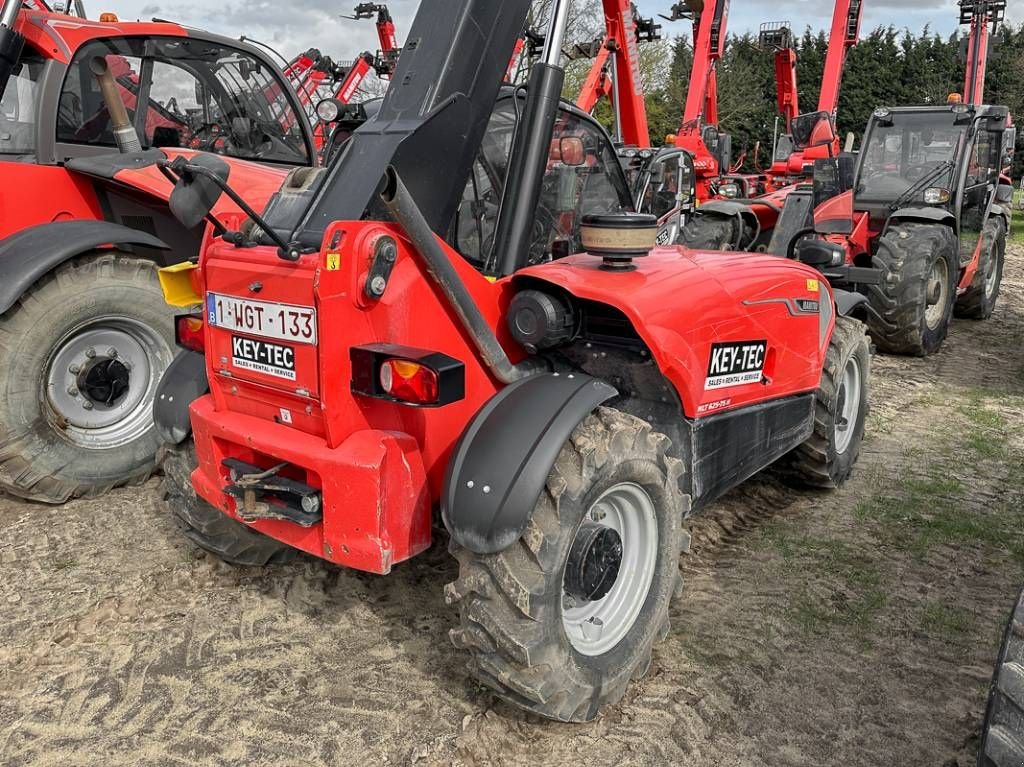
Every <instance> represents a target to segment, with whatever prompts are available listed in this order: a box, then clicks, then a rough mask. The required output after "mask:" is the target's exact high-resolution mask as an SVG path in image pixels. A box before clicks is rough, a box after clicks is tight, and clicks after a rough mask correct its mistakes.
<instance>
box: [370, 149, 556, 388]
mask: <svg viewBox="0 0 1024 767" xmlns="http://www.w3.org/2000/svg"><path fill="white" fill-rule="evenodd" d="M380 196H381V200H382V201H383V202H384V204H385V205H386V206H387V208H388V210H389V211H391V215H393V216H394V217H395V221H397V222H398V224H399V225H400V226H401V227H402V229H404V230H405V233H406V234H407V235H408V236H409V239H410V240H412V244H413V245H414V246H415V247H416V251H417V253H419V255H420V257H421V258H422V259H423V261H424V262H425V263H426V266H427V273H428V274H429V275H430V277H431V279H433V280H434V282H435V283H436V284H437V286H438V287H439V288H441V291H442V292H443V293H444V295H445V297H446V298H447V299H448V301H449V302H450V303H451V306H452V308H453V309H455V313H456V314H458V315H459V319H460V320H462V325H463V327H464V328H465V329H466V332H467V333H469V336H470V338H472V339H473V344H474V345H475V346H476V348H477V351H479V352H480V356H481V357H482V358H483V361H484V364H486V365H487V367H488V369H489V370H490V371H491V372H492V373H493V374H494V377H495V378H497V379H498V380H499V381H501V382H502V383H504V384H510V383H514V382H516V381H519V380H521V379H523V378H529V377H530V376H532V375H535V374H537V373H540V372H542V371H543V370H545V369H546V366H545V365H544V363H543V362H541V361H540V360H539V359H537V358H536V357H528V358H527V359H525V360H523V361H522V362H520V363H519V364H518V365H513V364H512V362H511V360H509V358H508V355H507V354H505V350H504V349H503V348H501V344H500V343H498V338H497V336H495V335H494V331H493V330H491V326H490V325H488V324H487V321H486V320H485V319H484V316H483V314H481V313H480V308H479V307H478V306H477V305H476V302H475V301H474V300H473V297H472V296H471V295H470V293H469V290H467V289H466V286H465V284H464V283H463V282H462V279H461V278H460V277H459V273H458V272H457V271H456V270H455V267H454V266H452V263H451V261H450V260H449V259H448V255H447V254H446V253H445V252H444V249H443V248H442V247H441V246H440V245H439V244H438V242H437V236H436V235H435V234H434V232H433V230H432V229H431V228H430V225H429V224H427V220H426V219H425V218H424V217H423V214H422V213H421V212H420V209H419V207H418V206H417V205H416V201H415V200H414V199H413V197H412V195H411V194H410V193H409V190H408V189H406V187H405V184H404V183H403V182H402V179H401V178H399V176H398V172H397V171H396V170H395V168H394V167H393V166H391V167H389V168H388V170H387V173H386V175H385V185H384V191H383V192H381V195H380Z"/></svg>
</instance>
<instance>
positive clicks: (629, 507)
mask: <svg viewBox="0 0 1024 767" xmlns="http://www.w3.org/2000/svg"><path fill="white" fill-rule="evenodd" d="M670 444H671V443H670V442H669V440H668V438H667V437H665V436H663V435H661V434H657V433H655V432H653V431H651V428H650V426H649V425H648V424H647V423H645V422H644V421H641V420H639V419H637V418H634V417H632V416H629V415H626V414H625V413H621V412H619V411H616V410H612V409H609V408H600V409H599V410H598V411H597V413H596V414H593V415H590V416H588V417H587V418H586V419H585V420H584V421H583V422H582V423H581V424H580V425H579V426H578V427H577V428H576V430H575V431H574V432H573V435H572V436H571V437H570V439H569V441H568V442H567V443H566V444H565V446H564V447H563V448H562V451H561V453H560V455H559V457H558V460H557V461H556V463H555V466H554V467H553V468H552V470H551V473H550V474H549V475H548V480H547V484H546V487H545V490H544V492H543V494H542V495H541V497H540V499H539V500H538V501H537V505H536V507H535V509H534V513H533V517H532V518H531V521H530V523H529V526H528V528H527V530H526V532H525V533H524V534H523V536H522V538H521V539H520V540H519V541H518V542H517V543H515V544H513V545H512V546H511V547H510V548H509V549H507V550H505V551H502V552H500V553H498V554H488V555H480V554H474V553H473V552H471V551H468V550H466V549H463V548H461V547H459V546H458V545H456V544H454V543H453V544H452V547H451V550H452V554H453V555H454V556H455V558H456V559H457V560H458V562H459V578H458V580H457V581H455V582H454V583H451V584H449V585H448V587H447V589H446V597H447V599H448V602H449V604H452V605H456V606H457V607H458V610H459V613H460V623H459V627H458V628H456V629H453V630H452V632H451V639H452V642H453V643H454V644H455V646H456V647H459V648H463V649H466V650H468V651H469V652H470V654H471V656H472V664H471V668H472V670H473V672H474V673H475V675H476V676H477V678H478V679H479V680H480V681H481V682H482V683H484V684H485V685H487V686H488V687H490V688H492V689H493V690H494V691H495V692H496V693H497V694H498V696H499V697H501V698H502V699H504V700H506V701H508V702H510V703H512V704H513V705H516V706H518V707H520V708H523V709H526V710H527V711H531V712H533V713H536V714H539V715H541V716H544V717H547V718H549V719H556V720H560V721H565V722H583V721H589V720H591V719H593V718H595V717H596V716H597V715H598V712H599V711H600V710H601V708H602V707H604V706H607V705H611V704H614V703H616V702H618V701H619V700H620V699H621V698H622V696H623V695H624V694H625V691H626V687H627V685H628V684H629V682H630V680H631V679H634V678H638V677H640V676H642V675H643V674H644V673H646V671H647V669H648V667H649V665H650V662H651V652H652V648H653V646H654V643H655V642H656V641H657V640H658V639H659V638H661V637H662V636H664V635H665V634H666V633H667V631H668V607H669V601H670V599H671V597H672V594H673V592H674V590H675V588H676V586H677V581H678V579H679V553H680V546H681V542H682V533H681V525H682V520H683V517H684V516H685V514H686V513H687V512H688V510H689V501H688V499H687V498H686V497H685V496H683V495H682V494H681V492H680V490H679V477H680V474H681V472H682V464H681V463H680V462H679V461H677V460H675V459H674V458H671V457H670V456H669V455H668V448H669V446H670ZM609 530H611V531H614V532H608V531H609ZM616 539H617V540H618V545H619V548H618V550H616V549H615V544H616ZM616 551H617V553H616ZM602 568H604V569H602ZM613 571H614V572H613ZM588 595H589V597H593V598H588Z"/></svg>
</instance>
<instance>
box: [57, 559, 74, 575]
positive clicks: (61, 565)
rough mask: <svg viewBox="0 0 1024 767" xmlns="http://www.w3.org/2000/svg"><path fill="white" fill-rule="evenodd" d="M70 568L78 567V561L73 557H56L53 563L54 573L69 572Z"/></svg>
mask: <svg viewBox="0 0 1024 767" xmlns="http://www.w3.org/2000/svg"><path fill="white" fill-rule="evenodd" d="M72 567H78V560H76V559H75V558H73V557H58V558H57V559H55V560H54V561H53V569H54V570H55V571H56V572H60V571H61V570H70V569H71V568H72Z"/></svg>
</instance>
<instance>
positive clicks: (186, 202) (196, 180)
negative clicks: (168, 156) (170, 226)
mask: <svg viewBox="0 0 1024 767" xmlns="http://www.w3.org/2000/svg"><path fill="white" fill-rule="evenodd" d="M171 170H172V171H174V173H175V174H176V175H177V176H178V181H177V182H176V183H175V185H174V191H173V192H171V198H170V200H169V206H170V209H171V213H172V214H173V215H174V217H175V218H176V219H178V221H179V222H180V223H181V225H182V226H184V227H185V228H186V229H194V228H195V227H197V226H199V224H200V223H202V221H203V219H204V218H206V216H208V215H209V213H210V211H211V210H213V206H214V205H216V204H217V200H219V199H220V196H221V193H222V191H223V185H225V184H227V181H228V176H229V175H230V173H231V167H230V166H229V165H228V164H227V163H226V162H224V160H222V159H221V158H220V157H218V156H217V155H214V154H197V155H196V156H195V157H193V158H192V161H191V162H184V161H183V158H179V160H176V161H175V162H174V163H172V164H171Z"/></svg>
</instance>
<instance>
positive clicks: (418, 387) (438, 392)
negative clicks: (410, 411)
mask: <svg viewBox="0 0 1024 767" xmlns="http://www.w3.org/2000/svg"><path fill="white" fill-rule="evenodd" d="M350 357H351V359H352V391H353V392H355V393H356V394H359V395H361V396H364V397H372V398H374V399H383V400H389V401H391V402H396V403H399V404H402V405H410V406H412V407H441V406H443V405H448V404H451V403H452V402H457V401H459V400H461V399H463V398H464V397H465V396H466V366H465V365H463V364H462V363H461V362H459V361H458V360H457V359H454V358H453V357H449V356H448V355H446V354H441V353H440V352H432V351H426V350H422V349H412V348H409V347H406V346H395V345H393V344H374V345H371V346H357V347H354V348H353V349H352V350H351V352H350Z"/></svg>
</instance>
